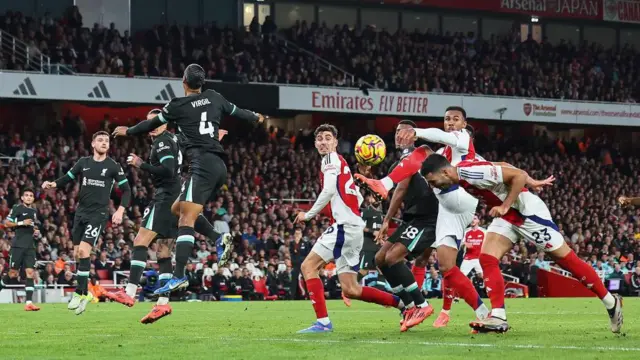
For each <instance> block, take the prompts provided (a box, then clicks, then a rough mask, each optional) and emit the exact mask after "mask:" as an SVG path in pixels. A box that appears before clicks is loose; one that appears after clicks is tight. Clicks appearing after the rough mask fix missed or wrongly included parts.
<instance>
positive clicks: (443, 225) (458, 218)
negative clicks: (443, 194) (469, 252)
mask: <svg viewBox="0 0 640 360" xmlns="http://www.w3.org/2000/svg"><path fill="white" fill-rule="evenodd" d="M474 211H475V208H474ZM473 214H474V212H467V213H462V214H452V213H450V212H448V211H447V210H446V209H445V208H444V207H443V206H442V205H440V206H439V207H438V220H437V223H436V241H435V242H434V243H433V245H431V247H432V248H438V247H439V246H440V245H445V246H448V247H452V248H454V249H459V248H460V242H461V241H462V238H463V236H464V231H465V230H466V229H467V227H469V225H470V224H471V221H472V220H473Z"/></svg>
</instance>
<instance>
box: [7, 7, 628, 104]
mask: <svg viewBox="0 0 640 360" xmlns="http://www.w3.org/2000/svg"><path fill="white" fill-rule="evenodd" d="M0 29H1V30H5V31H8V32H9V33H12V34H14V35H15V36H16V37H17V38H18V39H20V40H22V41H24V42H25V43H27V44H28V45H29V48H30V49H32V52H31V53H32V54H37V53H38V52H42V53H43V54H45V55H48V56H50V57H51V58H52V61H53V62H54V63H61V64H64V65H66V66H68V67H69V68H71V69H73V70H74V71H77V72H81V73H96V74H108V75H121V76H129V77H132V76H163V77H181V76H182V71H183V70H184V68H185V67H186V65H188V64H189V63H192V62H197V63H199V64H201V65H202V66H203V67H204V68H205V70H206V71H207V76H208V78H210V79H218V80H225V81H255V82H272V83H291V84H311V85H327V86H356V87H358V86H361V85H363V84H365V83H367V84H370V85H372V86H374V87H376V88H380V89H385V90H390V91H432V92H447V93H469V94H491V95H505V96H522V97H539V98H560V99H574V100H596V101H607V102H635V101H636V99H637V98H638V95H639V94H638V85H639V84H638V80H639V79H638V76H639V75H638V74H639V73H638V72H637V71H635V69H637V68H638V66H639V65H640V64H639V63H640V56H639V55H640V54H638V51H637V50H636V49H635V48H634V47H632V46H628V45H624V46H622V47H621V48H620V49H619V50H615V49H605V48H604V47H603V46H601V45H599V44H595V43H592V44H590V43H587V42H585V43H583V44H572V43H571V42H564V41H562V42H560V43H559V44H555V45H552V44H551V43H550V42H548V41H546V40H544V41H542V42H541V43H537V42H536V41H533V40H532V39H529V40H526V41H524V42H522V41H521V38H520V34H519V33H518V32H516V31H513V32H511V33H509V34H490V35H487V36H485V38H484V39H481V38H478V37H477V36H476V35H475V34H474V33H468V34H463V33H455V34H450V33H446V34H439V33H437V32H435V31H434V30H433V29H421V30H415V31H413V32H410V31H407V30H402V29H401V30H399V31H397V32H396V33H395V34H390V33H388V32H386V31H385V30H384V29H382V30H380V31H379V29H375V28H373V27H365V28H364V29H351V28H349V27H348V26H347V25H344V26H342V27H340V26H336V27H334V28H329V27H327V26H326V25H325V24H316V23H311V24H307V23H306V22H304V21H303V22H298V23H297V24H295V25H294V26H293V27H291V28H289V29H284V30H278V29H277V26H276V25H275V23H274V22H273V20H272V19H271V17H269V16H267V19H266V20H265V22H264V23H263V24H262V25H260V24H259V23H258V20H257V18H256V19H254V20H253V22H252V23H251V24H250V26H249V27H248V29H240V30H236V29H229V28H225V29H221V28H218V27H217V26H215V25H210V26H201V27H190V26H178V25H173V26H156V27H154V28H153V29H149V30H148V31H146V32H140V33H138V34H130V33H129V32H128V31H125V32H124V33H122V34H121V33H120V32H119V31H118V30H117V29H115V27H113V25H112V26H111V27H109V28H102V27H100V26H98V25H97V24H95V25H93V26H91V24H83V21H82V15H81V14H80V13H79V12H78V10H77V8H76V7H71V8H70V9H69V10H68V12H67V13H66V14H65V16H64V18H63V19H53V18H52V17H51V16H50V15H48V14H47V15H45V16H44V17H43V18H41V19H31V18H28V17H25V16H24V15H22V14H20V13H12V12H7V13H6V14H4V16H0ZM282 38H284V39H287V40H289V41H291V42H293V43H296V44H298V45H299V46H300V47H301V48H303V49H306V50H307V51H309V52H311V53H313V54H316V55H318V56H319V57H321V58H323V59H325V60H327V61H329V62H330V63H332V64H334V65H336V66H338V67H340V68H342V69H344V70H346V71H347V72H349V73H351V74H354V75H355V78H354V79H355V80H352V78H351V77H350V76H345V75H344V74H343V73H342V72H336V71H328V70H326V68H325V67H322V66H320V64H319V62H318V61H317V59H316V58H315V57H313V56H310V55H308V53H304V52H301V51H298V50H295V49H294V48H292V47H283V46H282V40H280V39H282ZM19 61H20V59H12V58H3V57H2V55H0V69H2V68H9V69H21V68H22V67H23V65H24V64H20V63H19Z"/></svg>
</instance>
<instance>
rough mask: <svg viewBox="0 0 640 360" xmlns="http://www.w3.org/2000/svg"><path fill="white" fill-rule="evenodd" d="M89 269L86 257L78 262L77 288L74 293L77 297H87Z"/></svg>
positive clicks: (89, 265) (89, 262)
mask: <svg viewBox="0 0 640 360" xmlns="http://www.w3.org/2000/svg"><path fill="white" fill-rule="evenodd" d="M90 268H91V260H89V258H88V257H86V258H81V259H80V261H79V262H78V271H77V273H78V286H76V293H77V294H78V295H87V292H88V288H89V269H90Z"/></svg>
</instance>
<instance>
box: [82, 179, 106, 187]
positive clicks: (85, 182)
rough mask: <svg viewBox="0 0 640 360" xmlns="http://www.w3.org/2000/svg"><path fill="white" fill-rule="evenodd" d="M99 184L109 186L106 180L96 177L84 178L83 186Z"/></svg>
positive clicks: (99, 185)
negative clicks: (95, 178) (96, 178)
mask: <svg viewBox="0 0 640 360" xmlns="http://www.w3.org/2000/svg"><path fill="white" fill-rule="evenodd" d="M87 185H89V186H98V187H107V184H106V183H105V182H104V180H94V179H87V178H83V179H82V186H87Z"/></svg>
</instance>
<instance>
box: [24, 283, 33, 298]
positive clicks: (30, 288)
mask: <svg viewBox="0 0 640 360" xmlns="http://www.w3.org/2000/svg"><path fill="white" fill-rule="evenodd" d="M26 285H27V286H26V287H25V290H26V291H27V301H32V300H33V278H27V283H26Z"/></svg>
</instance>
